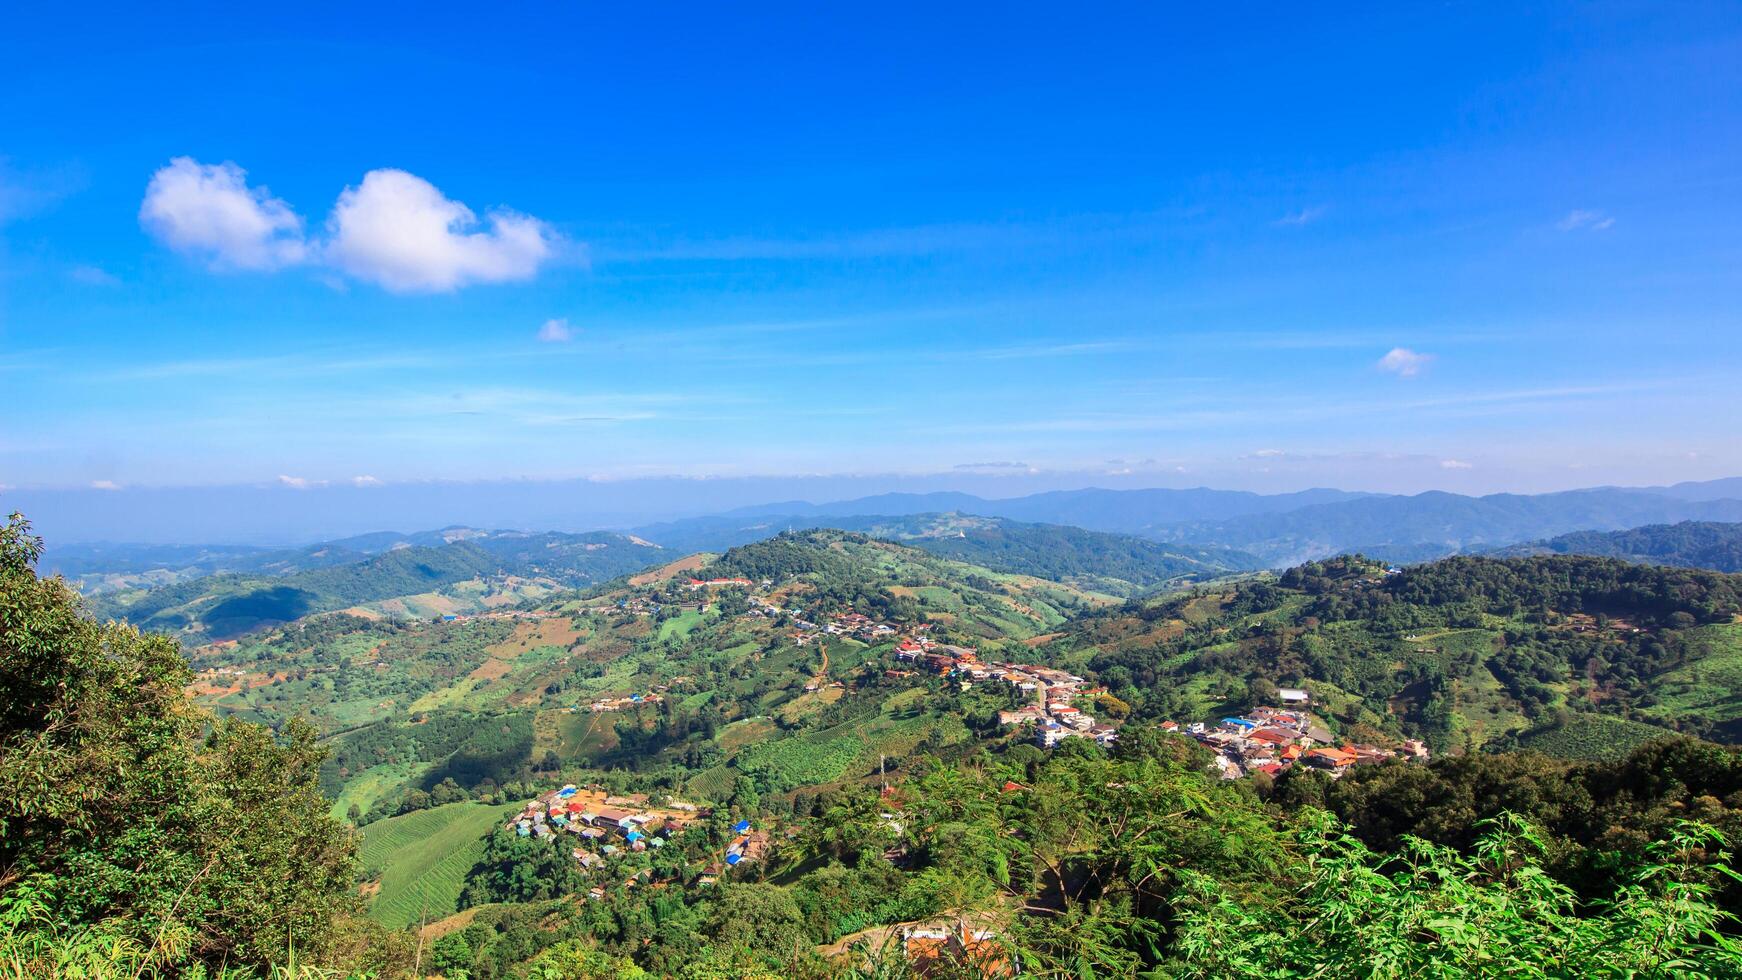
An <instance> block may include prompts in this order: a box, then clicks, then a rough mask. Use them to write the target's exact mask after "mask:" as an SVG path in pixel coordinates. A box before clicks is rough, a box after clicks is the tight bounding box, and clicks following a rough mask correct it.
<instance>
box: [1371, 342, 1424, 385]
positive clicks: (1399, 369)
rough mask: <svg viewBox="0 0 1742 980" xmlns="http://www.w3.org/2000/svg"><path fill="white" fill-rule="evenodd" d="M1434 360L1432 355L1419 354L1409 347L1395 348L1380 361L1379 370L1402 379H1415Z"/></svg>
mask: <svg viewBox="0 0 1742 980" xmlns="http://www.w3.org/2000/svg"><path fill="white" fill-rule="evenodd" d="M1433 359H1434V356H1433V355H1432V354H1418V353H1416V352H1415V351H1412V350H1410V349H1409V348H1407V347H1393V348H1391V350H1389V351H1387V352H1386V354H1385V356H1384V357H1381V358H1380V359H1379V370H1381V371H1390V372H1391V373H1393V374H1395V375H1397V376H1398V377H1400V378H1413V377H1415V376H1416V375H1418V374H1420V373H1421V369H1422V368H1424V367H1427V365H1428V362H1430V361H1432V360H1433Z"/></svg>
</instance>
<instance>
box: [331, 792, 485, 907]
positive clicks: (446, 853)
mask: <svg viewBox="0 0 1742 980" xmlns="http://www.w3.org/2000/svg"><path fill="white" fill-rule="evenodd" d="M515 809H516V808H515V807H514V806H513V805H508V806H484V805H481V804H478V803H449V804H447V805H446V806H438V807H435V808H433V809H429V810H420V811H418V812H416V813H408V814H405V815H404V816H399V817H389V818H388V819H386V820H378V821H376V822H375V823H372V824H370V825H369V826H367V827H365V828H363V846H362V853H361V857H362V863H363V868H364V871H365V873H366V874H368V873H373V872H375V871H377V870H378V871H379V873H380V885H381V888H380V891H379V892H377V893H376V895H375V897H374V900H373V901H371V902H370V904H369V915H370V916H371V917H373V918H374V919H375V920H377V921H378V922H380V923H381V924H383V925H385V926H387V927H388V928H390V929H399V928H403V927H405V926H408V925H411V924H413V923H415V922H418V921H419V920H420V919H428V920H431V921H433V920H436V919H440V918H442V917H444V916H448V915H452V914H454V912H455V911H457V910H458V905H459V898H460V889H461V887H462V886H463V885H464V884H465V878H466V872H467V871H470V870H471V868H472V865H474V864H476V863H477V862H478V859H479V858H480V857H482V856H483V853H484V837H485V836H486V835H487V834H488V833H489V832H490V828H491V827H493V826H495V825H496V824H498V823H500V822H502V821H504V820H506V819H508V817H509V815H510V814H512V813H513V812H514V811H515Z"/></svg>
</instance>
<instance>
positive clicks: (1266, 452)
mask: <svg viewBox="0 0 1742 980" xmlns="http://www.w3.org/2000/svg"><path fill="white" fill-rule="evenodd" d="M1252 455H1253V456H1254V457H1256V458H1258V459H1273V458H1275V457H1277V456H1286V455H1288V454H1287V453H1286V452H1284V451H1283V450H1281V449H1260V450H1258V451H1257V452H1255V453H1253V454H1252Z"/></svg>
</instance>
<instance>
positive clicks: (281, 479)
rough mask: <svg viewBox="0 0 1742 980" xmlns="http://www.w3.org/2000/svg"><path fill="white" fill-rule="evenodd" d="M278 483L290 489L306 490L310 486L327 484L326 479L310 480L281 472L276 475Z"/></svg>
mask: <svg viewBox="0 0 1742 980" xmlns="http://www.w3.org/2000/svg"><path fill="white" fill-rule="evenodd" d="M278 485H279V486H281V487H289V488H290V489H292V490H307V489H310V488H311V487H324V486H326V485H327V481H325V480H311V479H309V478H308V477H304V476H285V475H284V474H283V473H280V474H279V475H278Z"/></svg>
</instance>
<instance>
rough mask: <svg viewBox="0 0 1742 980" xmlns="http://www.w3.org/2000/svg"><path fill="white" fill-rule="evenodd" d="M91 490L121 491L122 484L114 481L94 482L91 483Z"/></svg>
mask: <svg viewBox="0 0 1742 980" xmlns="http://www.w3.org/2000/svg"><path fill="white" fill-rule="evenodd" d="M91 489H92V490H119V489H121V484H119V483H116V482H115V481H114V480H92V481H91Z"/></svg>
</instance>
